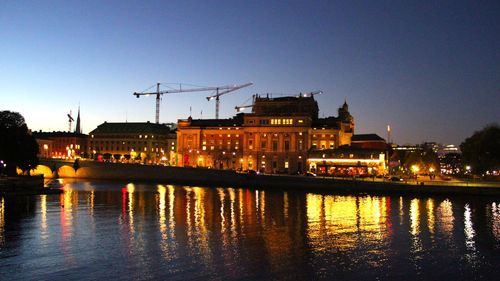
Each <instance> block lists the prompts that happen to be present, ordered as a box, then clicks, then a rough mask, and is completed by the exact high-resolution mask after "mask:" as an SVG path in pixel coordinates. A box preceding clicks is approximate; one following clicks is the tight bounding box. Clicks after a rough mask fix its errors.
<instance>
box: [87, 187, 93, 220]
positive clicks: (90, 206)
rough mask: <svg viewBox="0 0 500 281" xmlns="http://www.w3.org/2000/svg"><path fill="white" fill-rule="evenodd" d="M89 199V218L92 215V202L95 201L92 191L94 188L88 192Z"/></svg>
mask: <svg viewBox="0 0 500 281" xmlns="http://www.w3.org/2000/svg"><path fill="white" fill-rule="evenodd" d="M88 199H89V201H88V206H89V208H88V210H89V213H90V216H91V218H93V217H94V202H95V193H94V190H92V191H91V192H90V194H89V197H88Z"/></svg>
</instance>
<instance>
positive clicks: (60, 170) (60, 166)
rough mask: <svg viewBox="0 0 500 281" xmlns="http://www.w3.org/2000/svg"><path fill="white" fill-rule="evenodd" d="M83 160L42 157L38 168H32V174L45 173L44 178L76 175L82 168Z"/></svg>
mask: <svg viewBox="0 0 500 281" xmlns="http://www.w3.org/2000/svg"><path fill="white" fill-rule="evenodd" d="M82 162H83V161H80V160H66V159H53V158H40V160H39V161H38V166H37V167H36V169H34V170H31V172H30V174H31V175H43V177H44V178H58V177H76V172H77V171H78V169H80V168H81V166H82V164H81V163H82Z"/></svg>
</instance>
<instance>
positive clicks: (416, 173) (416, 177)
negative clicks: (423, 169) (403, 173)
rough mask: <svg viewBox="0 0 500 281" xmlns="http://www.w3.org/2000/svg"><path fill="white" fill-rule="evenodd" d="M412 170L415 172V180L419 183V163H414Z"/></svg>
mask: <svg viewBox="0 0 500 281" xmlns="http://www.w3.org/2000/svg"><path fill="white" fill-rule="evenodd" d="M411 170H412V171H413V173H414V174H415V182H416V183H417V184H418V171H419V170H420V169H419V168H418V165H413V166H411Z"/></svg>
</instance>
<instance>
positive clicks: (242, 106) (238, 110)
mask: <svg viewBox="0 0 500 281" xmlns="http://www.w3.org/2000/svg"><path fill="white" fill-rule="evenodd" d="M256 96H257V94H255V95H252V97H251V99H252V104H248V105H240V106H235V107H234V109H236V111H237V112H242V111H243V110H245V108H249V107H253V104H254V103H255V97H256ZM249 99H250V98H248V99H247V100H246V101H245V102H244V103H243V104H245V103H246V102H247V101H248V100H249Z"/></svg>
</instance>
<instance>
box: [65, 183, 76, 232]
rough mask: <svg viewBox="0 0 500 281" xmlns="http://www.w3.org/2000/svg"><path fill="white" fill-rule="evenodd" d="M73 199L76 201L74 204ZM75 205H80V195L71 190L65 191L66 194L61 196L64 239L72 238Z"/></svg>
mask: <svg viewBox="0 0 500 281" xmlns="http://www.w3.org/2000/svg"><path fill="white" fill-rule="evenodd" d="M74 195H75V196H74ZM73 197H75V199H76V201H75V202H73ZM73 203H75V204H76V205H77V204H78V193H77V192H76V191H73V190H72V189H69V188H67V189H64V193H62V194H61V207H62V208H61V231H62V236H63V238H69V237H71V236H72V231H71V229H70V228H71V227H72V225H73Z"/></svg>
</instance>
